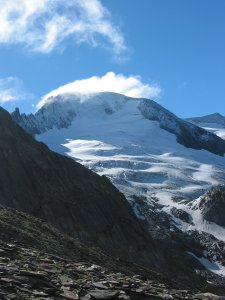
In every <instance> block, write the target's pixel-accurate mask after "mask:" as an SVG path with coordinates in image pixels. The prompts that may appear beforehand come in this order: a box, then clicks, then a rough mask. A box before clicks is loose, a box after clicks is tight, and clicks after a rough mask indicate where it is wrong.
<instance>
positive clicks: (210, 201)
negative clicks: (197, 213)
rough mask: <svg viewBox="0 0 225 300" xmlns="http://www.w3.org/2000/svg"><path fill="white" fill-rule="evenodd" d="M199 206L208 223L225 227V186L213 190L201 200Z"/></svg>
mask: <svg viewBox="0 0 225 300" xmlns="http://www.w3.org/2000/svg"><path fill="white" fill-rule="evenodd" d="M199 206H200V208H201V210H202V215H203V217H204V218H205V219H206V220H207V221H210V222H214V223H216V224H218V225H220V226H223V227H225V186H218V187H214V188H212V189H211V190H210V191H209V192H207V193H206V194H205V195H204V196H203V197H202V198H201V202H200V204H199Z"/></svg>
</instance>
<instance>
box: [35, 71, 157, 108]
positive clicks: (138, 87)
mask: <svg viewBox="0 0 225 300" xmlns="http://www.w3.org/2000/svg"><path fill="white" fill-rule="evenodd" d="M99 92H114V93H119V94H123V95H126V96H128V97H135V98H142V97H143V98H157V97H158V96H159V94H160V92H161V89H160V87H159V86H158V85H156V84H149V83H143V82H142V79H141V77H140V76H133V75H131V76H124V75H123V74H115V73H114V72H108V73H106V74H105V75H104V76H102V77H99V76H93V77H90V78H86V79H81V80H76V81H73V82H71V83H68V84H66V85H63V86H61V87H59V88H57V89H56V90H54V91H52V92H50V93H49V94H47V95H45V96H44V97H43V99H42V100H41V101H40V102H39V104H38V107H41V106H43V105H44V104H45V103H46V102H47V101H48V98H49V97H51V96H57V95H60V94H91V93H99Z"/></svg>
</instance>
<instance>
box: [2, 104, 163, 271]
mask: <svg viewBox="0 0 225 300" xmlns="http://www.w3.org/2000/svg"><path fill="white" fill-rule="evenodd" d="M0 165H1V168H0V203H1V204H3V205H6V206H10V207H13V208H15V209H17V210H20V211H23V212H26V213H29V214H31V215H33V216H35V217H38V218H40V219H42V220H44V221H47V222H48V223H49V224H51V225H53V226H54V227H56V228H57V229H59V230H60V231H62V232H64V233H67V234H68V235H70V236H72V237H78V238H79V239H81V240H82V241H88V242H90V243H92V244H95V245H99V246H100V247H102V248H103V249H104V250H105V251H108V252H110V253H112V254H114V255H116V256H121V257H126V258H127V259H134V258H135V260H136V261H137V262H138V263H139V264H145V265H146V266H147V265H148V266H153V267H157V265H158V263H159V262H160V261H162V260H163V259H162V257H160V254H159V251H156V249H155V246H154V245H153V242H152V241H151V238H150V237H149V236H148V234H147V233H146V232H145V230H144V229H143V227H142V226H141V224H140V223H139V221H138V220H137V218H136V217H135V216H134V214H133V211H132V209H131V208H130V206H129V204H128V202H127V201H126V199H125V197H124V196H123V195H122V194H121V193H120V192H119V191H118V190H117V189H116V188H115V187H114V186H113V185H112V184H111V183H110V181H109V180H108V179H107V178H106V177H100V176H98V175H97V174H95V173H93V172H92V171H90V170H88V169H86V168H85V167H83V166H82V165H80V164H78V163H76V162H75V161H74V160H72V159H69V158H66V157H64V156H61V155H58V154H56V153H54V152H52V151H50V150H49V149H48V148H47V146H45V145H44V144H43V143H39V142H37V141H35V140H34V139H33V137H32V136H30V135H29V134H27V133H26V132H25V131H24V130H23V129H22V128H20V127H19V126H18V125H16V124H15V123H14V122H13V121H12V119H11V117H10V115H9V114H8V113H7V112H6V111H4V110H3V109H1V108H0Z"/></svg>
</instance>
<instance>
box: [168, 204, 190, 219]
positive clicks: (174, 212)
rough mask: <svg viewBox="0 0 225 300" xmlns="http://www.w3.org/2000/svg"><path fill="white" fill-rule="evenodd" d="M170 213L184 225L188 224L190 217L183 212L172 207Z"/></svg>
mask: <svg viewBox="0 0 225 300" xmlns="http://www.w3.org/2000/svg"><path fill="white" fill-rule="evenodd" d="M171 213H172V215H173V216H174V217H176V218H178V219H180V220H182V221H184V222H186V223H190V215H189V214H188V213H187V212H186V211H184V210H182V209H178V208H176V207H172V208H171Z"/></svg>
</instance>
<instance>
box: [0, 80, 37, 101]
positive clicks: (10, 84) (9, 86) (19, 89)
mask: <svg viewBox="0 0 225 300" xmlns="http://www.w3.org/2000/svg"><path fill="white" fill-rule="evenodd" d="M28 98H32V95H31V94H29V93H27V92H26V91H25V89H24V86H23V82H22V81H21V80H20V79H19V78H16V77H7V78H0V103H1V104H4V103H6V102H14V101H18V100H26V99H28Z"/></svg>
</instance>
